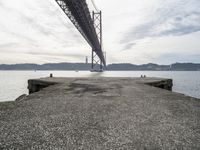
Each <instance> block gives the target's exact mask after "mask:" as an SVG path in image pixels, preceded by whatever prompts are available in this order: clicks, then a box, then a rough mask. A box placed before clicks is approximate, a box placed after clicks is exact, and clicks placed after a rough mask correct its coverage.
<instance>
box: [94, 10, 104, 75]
mask: <svg viewBox="0 0 200 150" xmlns="http://www.w3.org/2000/svg"><path fill="white" fill-rule="evenodd" d="M92 19H93V24H94V28H95V30H96V33H97V37H98V40H99V43H100V49H101V51H102V48H103V46H102V12H101V11H99V12H94V11H93V12H92ZM91 65H92V66H91V71H97V72H99V71H100V72H101V71H103V62H102V60H101V59H100V58H99V57H98V56H97V54H96V52H95V50H94V49H92V63H91Z"/></svg>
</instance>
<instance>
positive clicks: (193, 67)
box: [0, 63, 200, 71]
mask: <svg viewBox="0 0 200 150" xmlns="http://www.w3.org/2000/svg"><path fill="white" fill-rule="evenodd" d="M90 68H91V64H85V63H48V64H43V65H38V64H12V65H7V64H1V65H0V70H90ZM106 70H109V71H137V70H138V71H139V70H141V71H144V70H147V71H200V64H194V63H175V64H172V65H158V64H153V63H149V64H143V65H134V64H129V63H122V64H109V65H107V68H106Z"/></svg>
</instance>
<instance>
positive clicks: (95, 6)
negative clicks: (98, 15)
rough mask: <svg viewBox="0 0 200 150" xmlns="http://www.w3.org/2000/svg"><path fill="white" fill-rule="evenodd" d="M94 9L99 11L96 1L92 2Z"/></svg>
mask: <svg viewBox="0 0 200 150" xmlns="http://www.w3.org/2000/svg"><path fill="white" fill-rule="evenodd" d="M91 2H92V5H93V7H94V8H95V9H96V11H99V9H98V8H97V5H96V4H95V1H94V0H91Z"/></svg>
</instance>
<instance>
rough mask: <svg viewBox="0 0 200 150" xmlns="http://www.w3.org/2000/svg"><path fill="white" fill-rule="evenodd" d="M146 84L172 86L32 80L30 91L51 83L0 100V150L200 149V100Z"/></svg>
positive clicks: (119, 80) (123, 81)
mask: <svg viewBox="0 0 200 150" xmlns="http://www.w3.org/2000/svg"><path fill="white" fill-rule="evenodd" d="M161 80H162V82H161ZM146 83H151V84H150V85H155V86H159V87H162V88H166V89H170V87H171V85H172V84H171V80H165V79H157V78H145V79H141V78H44V79H38V80H30V81H29V89H31V92H34V90H41V88H43V87H45V86H48V85H51V86H49V87H47V88H45V89H42V90H41V91H39V92H36V93H32V94H31V95H29V96H27V97H24V98H23V97H21V99H18V100H17V101H15V102H5V103H0V149H20V150H21V149H52V150H55V149H63V150H65V149H69V150H73V149H85V150H105V149H113V150H118V149H120V150H122V149H130V150H132V149H152V150H155V149H180V150H184V149H187V150H188V149H193V150H195V149H196V150H197V149H200V100H199V99H195V98H191V97H188V96H184V95H182V94H178V93H173V92H171V91H167V90H163V89H159V88H156V87H152V86H149V85H146ZM152 83H154V84H152ZM53 84H54V85H53Z"/></svg>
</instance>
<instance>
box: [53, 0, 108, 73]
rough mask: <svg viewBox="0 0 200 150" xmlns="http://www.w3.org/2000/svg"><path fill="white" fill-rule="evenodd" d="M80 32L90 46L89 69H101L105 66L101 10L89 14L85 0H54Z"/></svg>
mask: <svg viewBox="0 0 200 150" xmlns="http://www.w3.org/2000/svg"><path fill="white" fill-rule="evenodd" d="M55 1H56V2H57V4H58V5H59V6H60V8H61V9H62V10H63V12H64V13H65V14H66V15H67V17H68V18H69V19H70V20H71V22H72V23H73V24H74V26H75V27H76V28H77V29H78V31H79V32H80V34H81V35H82V36H83V37H84V39H85V40H86V41H87V43H88V44H89V45H90V47H91V48H92V62H91V71H98V70H103V66H106V60H105V56H104V52H103V50H102V12H101V11H99V10H98V9H97V7H96V6H95V4H94V1H92V3H93V5H94V7H95V10H96V11H92V15H91V14H90V10H89V8H88V4H87V2H86V0H55Z"/></svg>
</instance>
